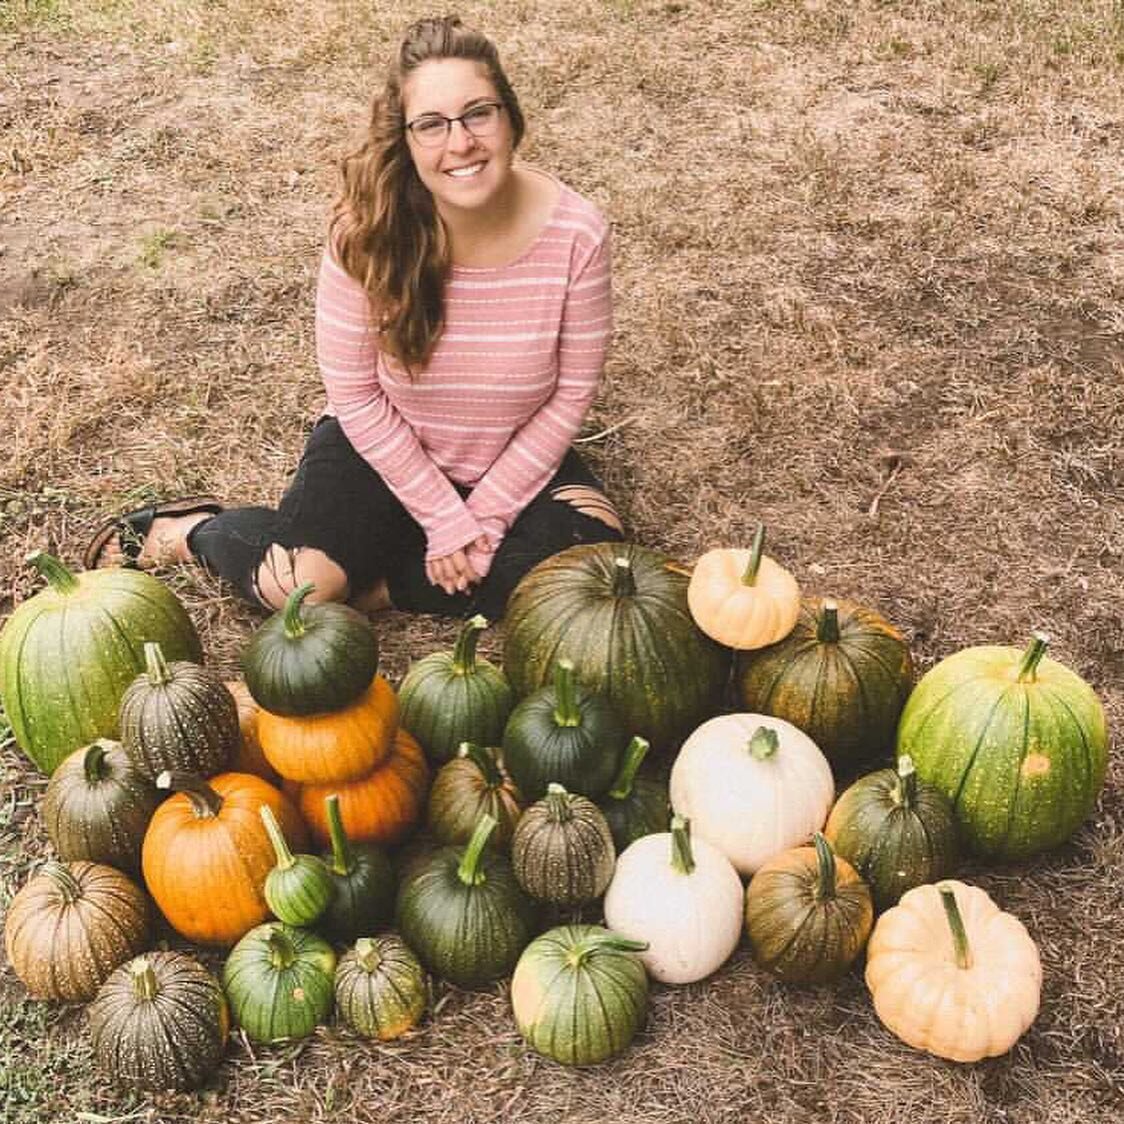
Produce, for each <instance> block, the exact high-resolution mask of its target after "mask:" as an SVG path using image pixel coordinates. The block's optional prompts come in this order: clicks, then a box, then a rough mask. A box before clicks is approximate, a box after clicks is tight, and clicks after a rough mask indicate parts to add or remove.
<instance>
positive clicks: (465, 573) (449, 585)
mask: <svg viewBox="0 0 1124 1124" xmlns="http://www.w3.org/2000/svg"><path fill="white" fill-rule="evenodd" d="M468 547H471V548H472V549H473V550H474V551H480V552H482V553H484V554H489V555H490V554H491V553H492V544H491V543H490V542H489V541H488V539H487V537H486V536H484V535H478V536H477V537H476V538H475V539H474V540H473V541H472V542H471V543H470V544H468V546H466V547H465V548H463V549H461V550H454V551H453V553H452V554H446V555H445V556H444V557H443V558H429V559H427V560H426V563H425V576H426V577H427V578H429V583H430V585H439V586H440V587H441V588H442V589H443V590H444V591H445V592H446V593H448V594H454V593H464V592H465V591H466V590H467V589H468V587H469V586H470V585H475V584H476V583H477V582H479V581H480V580H481V578H483V576H484V575H483V574H481V573H478V572H477V570H476V569H475V567H474V566H473V565H472V563H471V562H470V561H469V558H468V554H467V550H468ZM485 572H486V571H485Z"/></svg>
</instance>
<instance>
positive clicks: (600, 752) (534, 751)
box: [503, 659, 626, 800]
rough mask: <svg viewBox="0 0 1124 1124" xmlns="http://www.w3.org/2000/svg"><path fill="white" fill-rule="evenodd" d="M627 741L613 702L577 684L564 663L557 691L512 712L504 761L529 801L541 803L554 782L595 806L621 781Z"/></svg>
mask: <svg viewBox="0 0 1124 1124" xmlns="http://www.w3.org/2000/svg"><path fill="white" fill-rule="evenodd" d="M625 738H626V735H625V732H624V727H623V726H622V725H621V722H620V719H619V718H618V717H617V715H616V712H615V711H614V710H613V708H612V706H611V705H610V704H609V700H608V699H606V698H605V697H604V695H599V694H597V693H596V692H594V691H592V690H589V689H588V688H586V687H583V686H581V685H579V684H577V683H576V682H575V681H574V664H573V662H572V661H571V660H566V659H563V660H559V661H558V664H557V666H556V667H555V669H554V683H553V685H552V686H549V687H542V688H540V689H539V690H537V691H535V692H534V693H533V694H531V695H528V696H527V698H525V699H524V700H523V701H522V702H521V703H519V704H518V706H516V708H515V709H514V710H513V711H512V712H511V717H510V718H509V719H508V720H507V726H506V727H505V728H504V732H503V759H504V764H505V765H506V766H507V770H508V772H509V773H510V774H511V776H512V779H513V780H514V781H515V783H516V784H517V785H518V786H519V791H520V792H521V793H522V794H523V796H524V797H525V799H527V800H538V799H539V798H540V797H541V796H543V795H544V794H545V793H546V786H547V785H548V784H550V783H551V782H552V781H557V782H558V784H560V785H563V786H564V787H565V788H567V789H569V790H571V791H573V792H580V793H581V794H582V795H583V796H588V797H590V798H591V799H594V800H596V799H597V797H599V796H602V795H604V793H605V791H606V790H607V789H608V787H609V785H611V784H612V783H613V778H614V777H615V776H616V775H617V765H618V763H619V762H620V756H621V752H622V751H623V750H624V747H625Z"/></svg>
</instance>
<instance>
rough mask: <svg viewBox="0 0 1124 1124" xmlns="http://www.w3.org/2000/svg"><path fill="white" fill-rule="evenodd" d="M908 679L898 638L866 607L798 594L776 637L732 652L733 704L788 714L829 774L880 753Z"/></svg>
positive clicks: (908, 662)
mask: <svg viewBox="0 0 1124 1124" xmlns="http://www.w3.org/2000/svg"><path fill="white" fill-rule="evenodd" d="M912 685H913V661H912V659H911V658H910V654H909V647H908V645H907V644H906V642H905V638H904V637H903V636H902V635H901V633H900V632H898V630H897V629H896V628H894V627H893V625H891V624H890V623H889V622H888V621H886V620H884V619H883V618H882V617H881V616H879V615H878V614H877V613H875V612H873V611H872V610H870V609H864V608H863V607H862V606H860V605H855V604H852V603H851V602H849V601H834V600H831V599H829V598H823V597H805V598H803V599H802V601H801V603H800V616H799V617H798V618H797V621H796V626H795V627H794V628H793V630H792V631H791V632H790V633H789V634H788V635H787V636H786V637H785V638H784V639H783V640H781V641H779V642H778V643H776V644H772V645H770V646H769V647H767V648H760V649H758V650H756V651H748V652H739V653H738V654H737V657H736V661H735V664H734V686H735V691H736V694H737V697H738V700H739V703H740V708H741V709H743V710H747V711H752V712H753V713H755V714H770V715H773V716H774V717H776V718H783V719H785V721H786V722H791V723H792V724H793V725H794V726H796V727H797V728H798V729H800V730H803V731H804V733H806V734H807V735H808V736H809V737H810V738H811V739H812V741H814V742H815V743H816V745H818V746H819V747H820V750H821V751H822V752H823V754H824V756H825V757H826V758H827V759H828V761H829V762H830V763H831V767H832V771H833V772H835V773H836V775H839V774H844V775H846V774H847V773H850V772H853V771H854V770H855V769H858V768H861V767H862V766H863V765H864V764H866V763H867V762H870V761H877V760H882V759H884V758H885V757H886V755H887V753H888V752H889V751H890V750H891V749H892V748H893V743H894V732H895V730H896V729H897V724H898V717H899V716H900V715H901V712H902V707H903V706H904V705H905V700H906V698H907V697H908V695H909V692H910V688H911V687H912Z"/></svg>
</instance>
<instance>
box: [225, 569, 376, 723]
mask: <svg viewBox="0 0 1124 1124" xmlns="http://www.w3.org/2000/svg"><path fill="white" fill-rule="evenodd" d="M315 588H316V587H315V585H313V583H312V582H305V583H304V584H303V585H300V586H298V587H297V588H296V589H294V590H293V592H292V593H290V594H289V596H288V598H287V599H286V601H285V605H284V607H283V608H282V609H281V610H280V611H279V612H276V613H274V614H273V616H271V617H270V618H269V620H267V621H266V622H265V624H263V625H262V626H261V627H260V628H259V629H258V630H257V631H256V632H255V633H254V635H253V636H251V637H250V642H249V644H247V645H246V650H245V651H244V652H243V653H242V670H243V673H244V674H245V676H246V686H247V687H248V688H249V690H250V694H251V695H252V696H253V698H254V700H255V701H256V702H257V704H258V705H259V706H260V707H262V708H263V709H264V710H268V711H269V712H270V713H272V714H279V715H284V716H285V717H288V718H294V717H308V716H309V715H312V714H329V713H332V712H333V711H337V710H342V709H343V708H344V707H348V706H350V705H351V704H352V703H354V702H355V701H356V700H357V699H358V698H359V697H360V696H361V695H362V694H363V693H364V692H365V691H366V690H367V687H368V686H369V685H370V682H371V680H372V679H373V678H374V677H375V672H377V671H378V669H379V642H378V637H377V636H376V635H375V630H374V629H373V628H372V627H371V624H370V622H369V621H368V620H367V618H366V617H365V616H363V614H362V613H359V612H357V611H356V610H355V609H352V608H351V607H350V606H348V605H341V604H339V603H338V602H331V601H329V602H325V603H323V604H320V605H306V604H305V598H306V597H308V595H309V594H310V593H311V592H312V591H313V590H314V589H315Z"/></svg>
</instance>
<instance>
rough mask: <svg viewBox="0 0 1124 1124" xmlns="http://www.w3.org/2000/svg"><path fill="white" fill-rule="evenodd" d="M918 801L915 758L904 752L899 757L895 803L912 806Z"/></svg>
mask: <svg viewBox="0 0 1124 1124" xmlns="http://www.w3.org/2000/svg"><path fill="white" fill-rule="evenodd" d="M916 802H917V770H916V769H914V767H913V758H912V757H910V755H909V754H908V753H903V754H902V755H901V757H899V758H898V780H897V784H896V785H895V786H894V803H895V804H897V806H898V807H899V808H907V809H908V808H912V807H913V805H914V804H915V803H916Z"/></svg>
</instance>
